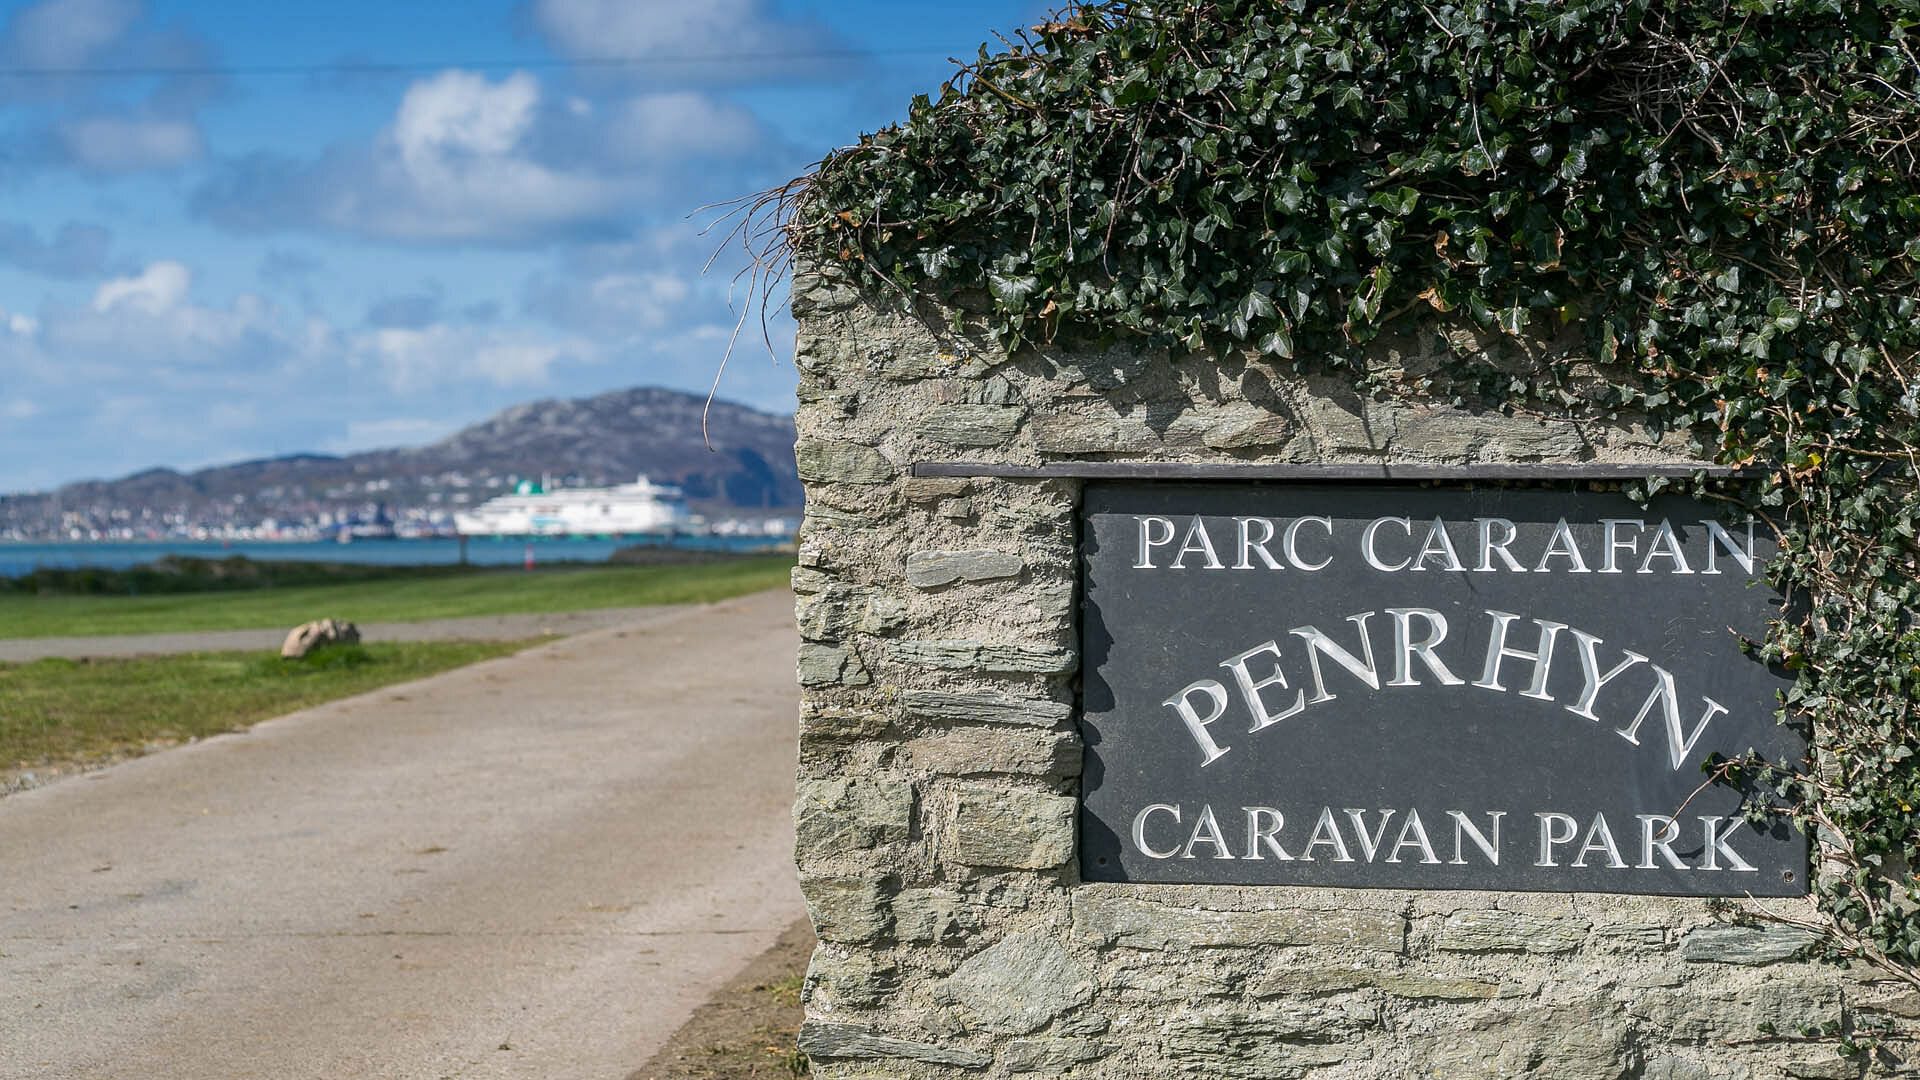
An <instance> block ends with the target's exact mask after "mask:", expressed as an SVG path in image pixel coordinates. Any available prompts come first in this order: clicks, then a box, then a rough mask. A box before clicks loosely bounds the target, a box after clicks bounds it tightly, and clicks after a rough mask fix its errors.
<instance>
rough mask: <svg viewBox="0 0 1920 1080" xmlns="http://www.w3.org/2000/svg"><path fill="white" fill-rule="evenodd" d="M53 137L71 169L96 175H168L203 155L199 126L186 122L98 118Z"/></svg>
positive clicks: (67, 125)
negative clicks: (147, 172) (157, 171)
mask: <svg viewBox="0 0 1920 1080" xmlns="http://www.w3.org/2000/svg"><path fill="white" fill-rule="evenodd" d="M55 136H56V137H57V138H58V139H59V141H60V145H61V147H62V148H63V149H64V150H65V151H66V154H67V157H68V158H69V159H70V160H71V161H72V162H73V163H74V164H76V165H79V166H81V167H83V168H88V169H94V170H97V171H99V172H134V171H137V170H141V169H169V168H173V167H174V166H176V165H184V164H186V163H187V162H190V161H196V160H198V159H199V158H200V156H201V155H202V154H204V153H205V152H206V138H205V136H203V135H202V134H201V133H200V125H199V124H198V123H197V122H195V121H194V120H192V119H186V118H167V117H139V116H116V115H110V114H99V115H94V116H87V117H81V118H79V119H76V120H70V121H67V122H65V123H62V124H60V125H59V126H58V127H57V128H55Z"/></svg>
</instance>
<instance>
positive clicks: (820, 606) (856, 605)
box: [794, 585, 907, 642]
mask: <svg viewBox="0 0 1920 1080" xmlns="http://www.w3.org/2000/svg"><path fill="white" fill-rule="evenodd" d="M794 619H795V621H796V622H798V624H799V626H800V636H801V637H803V638H805V639H807V640H808V641H826V642H834V641H840V640H842V639H844V638H846V637H847V636H849V635H851V634H891V633H893V632H895V631H897V630H899V629H900V628H901V627H902V626H904V625H906V622H907V603H906V601H905V600H902V599H900V598H899V597H897V596H891V595H889V594H887V593H885V592H882V591H880V590H878V589H866V588H860V587H857V586H850V585H832V586H829V587H828V588H827V589H825V590H824V591H821V592H816V593H814V594H812V595H810V596H802V597H801V598H800V599H799V600H798V601H796V602H795V603H794Z"/></svg>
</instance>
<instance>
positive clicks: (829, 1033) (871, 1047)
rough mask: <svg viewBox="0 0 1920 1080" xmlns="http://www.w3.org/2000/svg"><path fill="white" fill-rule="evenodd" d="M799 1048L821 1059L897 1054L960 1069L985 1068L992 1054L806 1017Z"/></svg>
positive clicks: (908, 1059)
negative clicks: (898, 1037) (901, 1037)
mask: <svg viewBox="0 0 1920 1080" xmlns="http://www.w3.org/2000/svg"><path fill="white" fill-rule="evenodd" d="M799 1045H800V1049H801V1051H802V1052H803V1053H805V1054H806V1055H807V1056H808V1057H811V1058H815V1059H818V1060H820V1061H835V1060H840V1059H846V1058H876V1059H884V1058H899V1059H903V1060H906V1061H920V1062H925V1063H926V1064H928V1065H953V1066H956V1067H958V1068H962V1069H984V1068H986V1067H987V1066H988V1065H991V1064H993V1055H991V1054H983V1053H981V1052H980V1051H978V1050H968V1049H965V1048H963V1047H958V1046H939V1045H937V1044H934V1043H925V1042H916V1041H914V1040H912V1039H896V1038H893V1037H892V1036H888V1035H882V1034H880V1033H879V1032H877V1031H875V1030H874V1029H873V1028H870V1027H867V1026H866V1025H864V1024H833V1023H826V1022H824V1021H820V1020H809V1021H807V1022H806V1023H804V1024H802V1025H800V1038H799Z"/></svg>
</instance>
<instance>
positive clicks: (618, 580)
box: [0, 555, 793, 638]
mask: <svg viewBox="0 0 1920 1080" xmlns="http://www.w3.org/2000/svg"><path fill="white" fill-rule="evenodd" d="M792 566H793V559H792V557H791V556H787V555H769V556H754V557H743V558H738V559H726V560H720V561H715V562H709V563H699V564H695V565H689V566H596V567H586V568H571V567H567V568H562V567H555V568H552V569H547V570H533V571H527V570H481V571H474V572H472V573H466V574H455V575H447V574H444V573H435V574H433V575H430V576H421V577H418V578H411V579H398V580H391V581H364V582H354V583H351V584H343V585H303V586H293V587H285V588H266V589H253V590H248V591H244V592H211V593H183V594H173V595H166V596H60V595H26V594H0V638H30V637H68V636H72V637H83V636H97V635H101V634H152V633H172V632H176V631H191V630H246V629H255V628H260V627H292V626H297V625H299V624H300V623H303V622H306V621H308V620H310V619H319V618H335V619H347V620H350V621H353V622H363V623H364V622H418V621H421V620H425V619H452V618H462V617H467V616H476V615H543V614H550V613H553V612H560V611H586V610H590V609H595V608H610V607H640V606H644V605H650V604H690V603H707V602H711V601H714V600H724V599H726V598H727V597H730V596H739V595H742V594H744V593H750V592H758V591H759V590H761V589H769V588H772V587H774V586H776V585H780V584H783V583H784V582H785V581H786V579H787V572H788V570H789V568H791V567H792Z"/></svg>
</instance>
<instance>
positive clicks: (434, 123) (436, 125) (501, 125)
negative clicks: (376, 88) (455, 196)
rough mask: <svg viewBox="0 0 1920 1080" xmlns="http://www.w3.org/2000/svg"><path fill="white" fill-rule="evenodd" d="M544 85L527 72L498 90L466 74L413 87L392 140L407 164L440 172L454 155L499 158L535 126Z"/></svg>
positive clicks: (509, 79) (511, 77)
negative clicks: (535, 112)
mask: <svg viewBox="0 0 1920 1080" xmlns="http://www.w3.org/2000/svg"><path fill="white" fill-rule="evenodd" d="M539 104H540V81H539V80H538V79H535V78H534V77H533V76H532V75H529V74H527V73H526V72H524V71H520V72H515V73H514V74H512V75H509V76H508V77H507V78H505V79H502V80H501V81H500V82H499V83H498V84H494V83H489V82H487V80H486V78H485V77H484V76H481V75H476V74H473V73H472V72H467V71H446V72H442V73H441V74H439V75H436V76H434V77H433V78H431V79H428V80H426V81H424V82H417V83H414V84H413V85H412V86H410V87H408V88H407V93H406V96H405V97H404V98H402V99H401V101H400V111H399V113H398V114H397V115H396V116H395V117H394V120H393V128H392V134H393V140H394V142H395V143H397V144H398V145H399V147H400V155H401V157H403V158H404V159H406V160H407V161H408V162H418V163H419V164H421V165H422V166H428V167H431V166H437V165H438V164H440V162H441V161H442V160H443V158H444V156H445V155H446V154H447V153H448V152H450V151H456V152H457V151H464V152H467V153H471V154H480V155H490V156H499V155H502V154H506V153H508V152H509V151H511V150H513V148H514V147H515V146H516V145H518V144H519V142H520V140H521V139H522V138H523V137H525V136H526V134H527V130H528V129H529V128H531V127H532V126H533V114H534V109H535V108H536V107H537V106H538V105H539Z"/></svg>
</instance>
